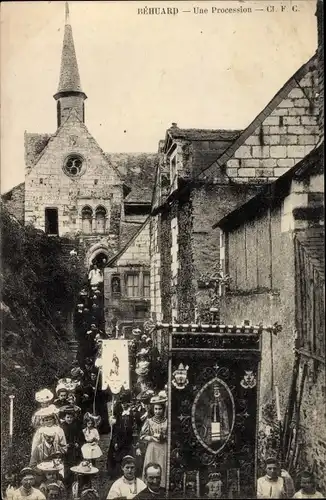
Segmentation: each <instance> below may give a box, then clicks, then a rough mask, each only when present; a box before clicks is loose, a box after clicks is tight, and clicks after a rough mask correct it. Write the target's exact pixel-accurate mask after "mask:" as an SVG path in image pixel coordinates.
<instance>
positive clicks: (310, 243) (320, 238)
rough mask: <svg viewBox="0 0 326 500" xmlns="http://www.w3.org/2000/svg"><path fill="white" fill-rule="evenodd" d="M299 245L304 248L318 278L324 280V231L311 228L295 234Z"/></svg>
mask: <svg viewBox="0 0 326 500" xmlns="http://www.w3.org/2000/svg"><path fill="white" fill-rule="evenodd" d="M296 238H297V240H298V241H299V243H300V244H301V245H302V246H303V247H304V249H305V251H306V253H307V255H308V257H309V259H310V260H311V262H312V263H313V265H314V267H315V268H316V269H317V271H318V273H319V274H320V277H321V278H322V279H325V243H324V242H325V229H324V227H312V228H309V229H304V230H302V231H300V232H298V233H297V234H296Z"/></svg>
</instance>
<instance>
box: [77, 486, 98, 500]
mask: <svg viewBox="0 0 326 500" xmlns="http://www.w3.org/2000/svg"><path fill="white" fill-rule="evenodd" d="M84 498H87V499H89V498H94V499H97V498H99V494H98V493H97V491H96V490H95V489H94V488H87V490H84V491H82V493H81V494H80V500H83V499H84Z"/></svg>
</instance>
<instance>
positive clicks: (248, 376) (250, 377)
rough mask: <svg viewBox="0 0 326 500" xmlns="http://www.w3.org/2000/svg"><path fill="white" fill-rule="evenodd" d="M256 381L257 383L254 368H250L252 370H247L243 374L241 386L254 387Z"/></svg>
mask: <svg viewBox="0 0 326 500" xmlns="http://www.w3.org/2000/svg"><path fill="white" fill-rule="evenodd" d="M256 383H257V382H256V377H255V375H254V373H253V371H252V370H250V371H246V370H245V374H244V376H243V379H242V380H241V382H240V385H241V387H243V388H244V389H253V388H254V387H256Z"/></svg>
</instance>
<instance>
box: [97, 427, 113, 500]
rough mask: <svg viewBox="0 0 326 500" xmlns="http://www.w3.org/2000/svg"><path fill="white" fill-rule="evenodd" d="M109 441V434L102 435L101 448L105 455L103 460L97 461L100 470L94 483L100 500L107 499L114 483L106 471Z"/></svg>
mask: <svg viewBox="0 0 326 500" xmlns="http://www.w3.org/2000/svg"><path fill="white" fill-rule="evenodd" d="M109 440H110V435H109V434H102V435H101V441H100V447H101V450H102V451H103V455H102V456H101V458H99V459H97V460H96V464H95V465H96V467H97V468H98V469H99V473H98V474H97V477H96V479H95V481H94V486H95V488H96V489H97V491H98V493H99V496H100V500H105V499H106V497H107V494H108V492H109V489H110V488H111V485H112V483H113V481H110V480H109V478H108V473H107V470H106V458H107V454H108V448H109Z"/></svg>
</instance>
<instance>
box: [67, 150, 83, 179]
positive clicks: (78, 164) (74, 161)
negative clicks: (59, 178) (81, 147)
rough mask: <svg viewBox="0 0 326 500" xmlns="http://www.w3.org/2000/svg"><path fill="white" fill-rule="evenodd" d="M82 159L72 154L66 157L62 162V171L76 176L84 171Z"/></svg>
mask: <svg viewBox="0 0 326 500" xmlns="http://www.w3.org/2000/svg"><path fill="white" fill-rule="evenodd" d="M83 165H84V159H83V157H82V156H80V155H77V154H73V155H69V156H68V158H66V160H65V163H64V171H65V173H66V174H67V175H69V176H70V177H78V176H80V175H82V174H83V173H84V169H83Z"/></svg>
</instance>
